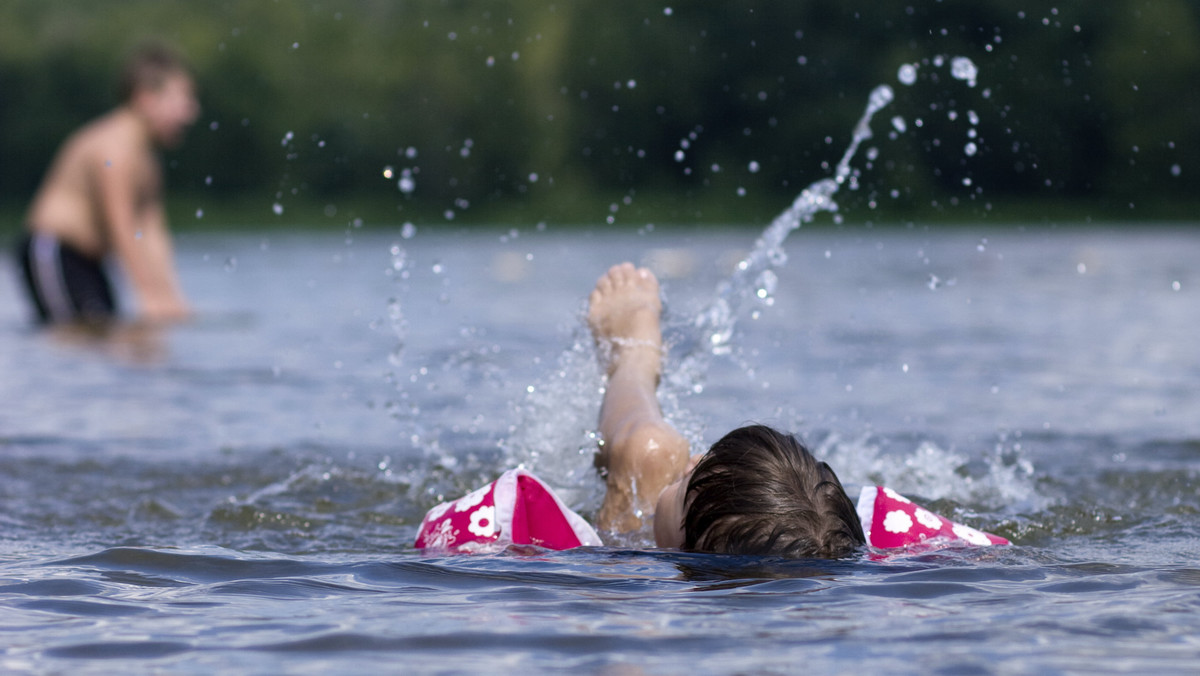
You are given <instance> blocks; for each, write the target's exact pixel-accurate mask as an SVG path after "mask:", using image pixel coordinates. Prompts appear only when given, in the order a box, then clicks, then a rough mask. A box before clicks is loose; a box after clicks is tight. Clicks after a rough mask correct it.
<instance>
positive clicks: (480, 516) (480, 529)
mask: <svg viewBox="0 0 1200 676" xmlns="http://www.w3.org/2000/svg"><path fill="white" fill-rule="evenodd" d="M467 530H469V531H471V532H472V533H474V534H475V535H478V536H479V537H481V538H490V537H492V536H493V535H495V534H496V508H495V507H492V506H490V505H484V506H483V507H480V508H479V509H477V510H475V511H474V512H471V524H470V525H469V526H467Z"/></svg>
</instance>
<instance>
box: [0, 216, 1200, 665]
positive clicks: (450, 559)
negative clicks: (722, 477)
mask: <svg viewBox="0 0 1200 676" xmlns="http://www.w3.org/2000/svg"><path fill="white" fill-rule="evenodd" d="M753 240H754V231H753V229H751V230H734V231H706V232H696V231H683V230H663V229H660V230H659V231H656V232H648V233H641V234H637V233H633V232H624V233H612V234H608V233H605V234H602V233H589V232H583V231H569V232H561V231H556V230H555V229H554V228H549V229H548V230H546V231H538V230H535V229H532V228H531V229H527V230H522V231H520V232H514V233H509V232H508V231H507V229H505V230H494V231H493V230H488V231H482V232H479V231H476V232H473V233H465V232H455V233H452V232H444V231H443V232H437V233H434V232H432V231H427V230H425V229H422V230H420V231H418V232H417V233H416V235H415V236H413V237H411V238H409V239H405V238H403V237H402V236H401V233H400V231H399V229H396V230H395V231H394V232H392V231H390V230H389V231H388V232H385V233H381V232H380V231H378V230H377V231H373V232H370V233H367V232H363V231H357V230H354V231H351V232H350V233H349V234H344V233H337V234H335V235H322V234H302V235H294V236H292V235H283V234H279V233H270V234H245V235H206V236H189V237H183V238H181V239H180V242H179V251H178V256H179V261H180V265H181V274H182V277H183V282H184V285H185V287H186V289H187V290H188V292H189V294H190V296H191V297H192V298H193V300H194V301H195V304H196V306H197V307H198V309H199V310H200V311H201V319H200V320H199V321H197V322H195V323H194V324H191V325H187V326H181V327H178V328H174V329H172V330H169V331H166V332H161V333H149V332H142V333H126V334H122V335H120V336H110V337H94V336H93V337H88V336H81V335H64V334H60V333H56V334H48V333H45V332H41V331H35V330H33V329H31V328H30V327H29V324H28V323H27V320H26V307H25V304H24V302H23V299H22V298H21V297H20V295H19V294H18V289H17V287H16V286H15V283H14V278H15V273H14V271H13V269H12V267H13V266H12V264H11V262H10V261H8V260H4V261H3V262H0V373H2V374H3V378H0V401H3V402H4V406H3V409H2V410H0V670H4V671H15V670H26V669H28V670H33V671H38V672H51V673H63V672H71V673H113V672H122V673H142V672H185V673H186V672H191V673H205V674H207V673H214V672H255V673H277V672H293V673H331V672H369V671H380V670H386V671H403V672H406V673H409V672H411V673H472V672H501V673H537V672H542V671H570V672H574V673H605V674H607V673H669V674H681V673H686V674H709V673H729V672H750V673H796V672H798V671H800V670H802V669H803V670H806V671H810V672H812V673H871V672H876V671H878V672H880V673H999V674H1008V673H1059V672H1127V673H1149V672H1156V673H1169V672H1176V673H1189V672H1194V670H1195V668H1196V660H1197V657H1198V656H1200V563H1198V562H1197V561H1198V556H1200V492H1198V489H1197V485H1198V484H1197V479H1198V471H1200V388H1198V387H1197V383H1198V382H1200V340H1197V335H1200V305H1198V303H1197V292H1198V291H1200V275H1198V274H1197V268H1196V261H1198V260H1200V231H1197V230H1196V229H1175V230H1171V229H1155V228H1148V227H1142V226H1139V225H1137V224H1128V225H1126V226H1123V227H1120V228H1113V229H1104V230H1101V229H1058V228H1054V227H1051V226H1046V225H1029V226H1026V227H1020V226H1013V225H996V226H974V227H973V228H971V229H965V230H964V229H947V228H941V227H930V228H927V229H925V228H915V229H910V230H899V231H875V230H871V229H868V228H863V227H859V226H855V227H850V226H846V227H844V228H842V229H840V230H828V229H825V230H810V229H801V230H800V231H798V232H796V233H794V234H793V235H792V237H791V239H790V240H789V242H788V244H787V250H788V253H789V260H788V261H787V262H786V264H784V265H782V266H781V267H779V268H778V269H777V270H776V273H777V275H778V281H777V284H775V285H774V288H773V290H772V289H768V288H767V287H764V295H765V296H766V298H764V299H762V300H761V301H760V300H756V299H754V298H753V297H751V300H750V301H748V305H747V306H746V307H745V314H744V316H743V317H742V319H741V321H740V322H739V323H738V324H737V327H736V331H735V333H734V334H733V335H732V338H731V340H730V341H729V343H728V348H729V349H728V354H723V355H715V356H713V355H710V354H709V353H708V352H707V351H706V350H704V349H703V348H701V347H700V346H701V345H703V344H704V342H703V337H699V338H698V337H697V336H696V335H695V330H694V329H693V328H691V327H692V325H693V323H694V319H695V318H696V317H697V316H699V315H700V313H701V312H702V311H703V309H704V308H705V307H706V306H708V305H709V304H710V303H711V302H712V300H713V298H714V290H715V289H716V288H717V286H718V284H719V283H720V281H721V280H722V279H725V278H726V277H728V275H729V272H730V270H731V268H732V266H733V265H734V263H735V262H736V261H737V260H738V259H739V257H740V256H741V255H743V254H744V253H745V251H746V250H747V249H749V248H750V247H751V246H752V245H753ZM625 259H632V260H635V261H648V262H650V263H651V264H653V265H654V266H655V267H656V269H657V270H658V271H659V272H660V274H661V277H662V279H663V282H664V295H665V297H666V301H667V303H666V304H667V311H668V336H669V337H670V339H671V341H672V343H673V346H674V348H673V352H672V356H671V362H670V363H669V365H668V368H669V369H673V370H672V371H671V374H670V375H671V376H672V377H669V378H668V379H667V380H666V381H665V384H664V390H663V392H662V395H663V400H664V406H665V408H666V410H667V411H668V413H669V414H670V415H671V417H672V418H673V419H674V420H675V421H676V422H677V424H678V425H679V426H680V427H681V428H682V429H683V430H684V431H685V433H686V434H687V436H688V437H689V438H690V439H692V440H693V442H694V443H695V444H696V446H697V448H698V449H699V448H702V446H703V445H704V444H706V443H710V442H711V441H712V440H714V439H715V438H717V437H718V436H720V435H721V434H722V433H723V432H725V431H727V430H728V429H730V428H732V427H734V426H737V425H740V424H742V423H745V422H748V421H761V422H767V423H771V424H775V425H777V426H780V427H783V428H787V429H791V430H795V431H797V432H798V433H799V434H800V435H802V437H803V438H805V439H806V441H807V442H808V443H809V444H810V445H811V446H812V447H813V448H814V449H815V451H816V453H817V454H818V455H819V456H822V457H824V458H826V459H828V460H829V461H830V463H831V464H832V465H833V466H834V467H835V468H836V469H837V470H838V472H839V474H840V475H841V476H842V478H843V480H844V481H846V482H847V483H862V482H870V481H879V482H884V483H886V484H887V485H889V486H892V487H894V488H896V489H897V490H900V491H901V492H903V493H905V494H908V495H910V497H913V498H915V499H918V500H919V501H923V502H925V503H927V504H928V506H930V507H932V508H934V509H935V510H936V511H939V512H942V513H943V514H945V515H946V516H950V517H951V518H955V519H956V520H960V521H965V522H967V523H969V524H971V525H974V526H977V527H981V528H984V529H987V530H990V531H993V532H996V533H998V534H1000V535H1004V536H1005V537H1008V538H1010V539H1011V540H1013V541H1014V543H1015V545H1014V546H1012V547H1005V548H990V549H946V550H942V551H938V552H933V553H923V554H912V555H897V556H892V557H889V558H885V559H882V560H869V559H867V558H866V557H863V558H860V559H855V560H848V561H838V562H826V561H785V560H774V559H757V558H752V557H724V556H710V555H693V554H684V553H679V552H671V551H658V550H654V549H652V548H650V547H648V546H646V545H647V543H645V542H640V541H638V540H637V538H632V539H628V540H626V541H622V542H615V543H612V544H611V545H610V546H608V547H602V548H594V549H580V550H575V551H567V552H545V551H534V550H528V549H525V550H520V551H508V552H504V553H500V554H494V555H478V556H436V555H429V554H424V553H421V552H417V551H415V550H413V549H412V547H411V544H412V541H413V538H414V536H415V532H416V526H417V524H418V523H419V521H420V518H421V516H422V515H423V513H424V511H425V510H426V509H427V508H429V507H430V506H432V505H434V504H436V503H437V502H438V501H439V500H440V499H441V498H452V497H456V496H457V495H459V494H461V493H463V492H465V491H467V490H470V489H471V488H474V487H475V486H476V485H479V484H482V483H484V482H486V481H488V480H490V479H491V478H494V476H495V475H497V474H498V473H499V472H501V471H502V470H503V469H505V468H507V467H508V466H510V465H512V464H515V463H524V464H526V465H527V466H529V467H532V468H533V469H534V471H536V472H538V473H539V474H541V475H542V476H544V477H545V478H546V479H547V480H548V481H550V482H551V483H552V484H554V485H555V486H556V487H558V488H560V489H561V490H562V492H563V494H564V495H565V496H566V497H567V499H568V500H569V501H571V503H572V504H573V505H575V506H576V507H578V508H579V509H580V510H581V511H582V512H583V513H584V514H585V515H590V514H591V513H592V512H594V510H595V509H596V507H597V506H598V502H599V490H598V489H599V485H598V481H597V479H596V477H595V474H594V471H593V470H592V469H591V466H590V454H591V449H592V448H593V444H594V439H593V436H592V435H593V433H594V426H595V416H596V411H597V408H598V404H599V390H598V388H599V387H600V384H601V383H600V379H599V376H598V374H597V372H596V368H595V366H594V365H593V361H592V354H591V351H590V345H589V343H588V340H587V337H586V335H585V333H584V332H583V331H582V323H581V318H582V311H583V307H584V306H583V301H584V299H585V298H586V295H587V292H588V291H589V290H590V288H591V286H592V284H593V283H594V281H595V279H596V277H597V276H598V275H599V274H600V273H601V272H603V270H604V269H606V267H607V266H608V265H610V264H611V263H614V262H617V261H620V260H625ZM405 273H407V274H405ZM754 290H756V289H750V291H754ZM688 355H691V357H690V358H689V357H688Z"/></svg>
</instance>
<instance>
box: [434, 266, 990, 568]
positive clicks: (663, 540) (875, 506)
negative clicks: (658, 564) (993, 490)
mask: <svg viewBox="0 0 1200 676" xmlns="http://www.w3.org/2000/svg"><path fill="white" fill-rule="evenodd" d="M661 314H662V302H661V300H660V298H659V287H658V280H657V279H655V277H654V274H653V273H651V272H650V271H649V270H647V269H645V268H636V267H634V266H633V265H632V264H631V263H622V264H620V265H615V266H613V267H612V268H610V269H609V270H608V272H607V273H605V274H604V275H602V276H601V277H600V279H599V281H597V282H596V288H595V289H594V290H593V291H592V293H591V296H590V298H589V304H588V316H587V319H588V325H589V326H590V328H591V330H592V336H593V337H594V338H595V341H596V346H597V348H598V351H599V354H600V357H601V359H603V360H604V361H605V365H606V367H607V368H606V371H607V376H608V380H607V384H606V387H605V390H604V399H603V402H602V404H601V409H600V424H599V427H600V435H601V439H602V441H601V443H600V447H599V450H598V452H597V455H596V465H597V467H599V468H600V469H601V471H602V472H603V474H604V480H605V484H606V491H605V495H604V500H603V502H602V504H601V506H600V511H599V512H598V514H597V517H596V522H597V526H598V527H599V528H600V530H601V531H608V532H616V533H628V532H634V531H639V530H641V529H643V528H645V527H646V526H650V525H652V527H653V531H654V540H655V543H656V544H657V545H658V546H659V547H663V548H677V549H683V550H686V551H694V552H711V553H722V554H750V555H772V556H787V557H795V558H829V559H833V558H842V557H846V556H849V555H851V554H853V553H854V552H856V551H858V550H860V549H861V548H863V546H864V545H867V544H870V545H872V546H874V547H880V548H893V547H907V546H910V545H913V544H925V543H927V542H928V543H936V542H947V541H954V540H961V541H965V542H967V543H969V544H975V545H989V544H1006V543H1007V541H1006V540H1004V539H1003V538H1000V537H997V536H994V535H989V534H987V533H983V532H981V531H977V530H975V529H973V528H970V527H967V526H963V525H961V524H956V523H954V522H953V521H950V520H948V519H944V518H943V517H940V516H938V515H936V514H933V513H932V512H930V511H928V510H925V509H923V508H921V507H919V506H917V505H915V504H913V503H912V502H911V501H909V500H908V499H907V498H904V497H903V496H900V495H899V494H897V493H895V492H894V491H891V490H890V489H886V488H882V487H874V486H872V487H864V488H863V492H862V494H861V495H860V497H859V500H858V503H857V505H856V504H855V503H854V502H851V500H850V498H849V496H847V495H846V491H845V489H843V488H842V484H841V482H840V481H838V478H837V475H836V474H834V472H833V470H832V469H831V468H830V467H829V465H827V464H825V463H824V462H820V461H818V460H817V459H815V458H814V457H813V456H812V454H810V453H809V452H808V449H806V448H805V447H804V445H803V444H801V443H800V442H799V441H797V440H796V438H795V437H793V436H791V435H789V434H784V433H781V432H778V431H776V430H774V429H771V428H769V427H765V426H762V425H751V426H748V427H742V428H739V429H736V430H734V431H732V432H730V433H728V434H726V435H725V436H724V437H722V438H721V439H720V440H719V441H717V442H716V443H715V444H713V445H712V448H710V449H709V450H708V452H707V453H704V454H703V455H698V456H691V457H689V449H688V442H687V440H686V439H684V437H683V435H681V434H680V433H679V432H678V431H677V430H676V429H675V428H674V427H673V426H672V425H671V424H670V423H669V422H667V421H666V419H665V418H664V417H663V415H662V410H661V408H660V407H659V405H658V397H657V389H658V382H659V379H660V376H661V373H662V331H661V328H660V324H659V321H660V316H661ZM505 541H507V542H509V543H515V544H535V545H540V546H545V547H548V548H551V549H567V548H570V547H577V546H580V545H597V544H600V539H599V537H598V536H597V535H596V533H595V531H593V530H592V528H591V526H589V525H588V524H587V523H586V522H584V521H583V519H582V518H580V517H579V515H577V514H575V513H574V512H572V511H571V510H570V509H567V508H566V506H565V505H563V504H562V503H561V502H560V501H559V500H558V498H557V497H556V496H555V495H554V493H553V491H551V490H550V489H549V488H548V487H546V486H545V485H544V484H542V483H541V482H540V481H538V480H537V478H536V477H533V476H532V475H531V474H529V473H528V472H526V471H524V470H512V471H509V472H506V473H504V475H502V476H501V477H500V478H499V479H497V480H496V481H494V482H492V483H491V484H489V485H487V486H484V487H483V488H481V489H479V490H477V491H475V492H473V493H471V494H469V495H467V496H465V497H463V498H460V499H459V500H456V501H454V502H450V503H443V504H441V505H438V506H437V507H434V508H433V509H432V510H430V511H429V513H428V514H427V515H426V517H425V519H424V521H423V522H422V524H421V529H420V532H419V534H418V536H417V542H416V546H417V547H418V548H433V549H452V550H458V551H479V550H482V549H485V548H487V547H488V546H490V545H494V544H497V543H501V542H505Z"/></svg>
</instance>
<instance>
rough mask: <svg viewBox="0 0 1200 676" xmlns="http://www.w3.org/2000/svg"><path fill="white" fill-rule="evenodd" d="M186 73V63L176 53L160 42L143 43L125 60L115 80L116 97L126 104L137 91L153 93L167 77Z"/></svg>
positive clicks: (187, 72)
mask: <svg viewBox="0 0 1200 676" xmlns="http://www.w3.org/2000/svg"><path fill="white" fill-rule="evenodd" d="M179 73H183V74H185V75H187V74H189V70H188V65H187V62H186V61H184V59H183V57H182V56H181V55H180V54H179V52H177V51H175V50H174V49H172V48H171V47H169V46H167V45H166V44H163V43H161V42H153V41H151V42H143V43H141V44H139V45H137V46H136V47H134V48H133V50H132V51H130V52H129V54H128V56H126V58H125V64H124V66H122V68H121V74H120V77H118V78H117V97H118V98H119V99H120V101H121V102H122V103H128V102H129V101H130V100H132V99H133V95H134V94H135V93H137V92H139V91H143V90H148V91H156V90H158V88H159V87H162V85H163V82H165V81H166V80H167V78H168V77H170V76H172V75H175V74H179Z"/></svg>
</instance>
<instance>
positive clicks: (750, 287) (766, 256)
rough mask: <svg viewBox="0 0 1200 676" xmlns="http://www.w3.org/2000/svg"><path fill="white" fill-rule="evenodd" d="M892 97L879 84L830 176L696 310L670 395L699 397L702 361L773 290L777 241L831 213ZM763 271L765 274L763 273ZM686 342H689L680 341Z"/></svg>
mask: <svg viewBox="0 0 1200 676" xmlns="http://www.w3.org/2000/svg"><path fill="white" fill-rule="evenodd" d="M894 98H895V93H894V92H893V91H892V88H891V87H889V86H888V85H879V86H878V87H876V88H875V89H874V90H873V91H872V92H871V95H870V97H869V98H868V100H867V107H866V110H865V111H864V112H863V115H862V117H861V118H859V120H858V124H856V125H855V126H854V135H853V137H852V138H851V140H850V144H849V145H848V146H847V147H846V151H845V152H844V153H843V154H842V159H841V161H839V162H838V164H837V167H836V168H835V169H834V173H833V176H831V177H829V178H824V179H821V180H819V181H816V182H814V183H812V184H811V185H809V186H808V187H807V188H805V189H804V190H803V191H802V192H801V193H800V195H799V196H798V197H797V198H796V200H795V201H794V202H792V205H791V206H790V207H788V208H787V209H785V210H784V211H783V213H781V214H779V215H778V216H776V217H775V220H774V221H772V222H771V225H770V226H768V227H767V229H766V230H765V231H764V232H763V233H762V235H761V236H759V238H758V241H757V242H755V245H754V249H753V250H752V251H751V252H750V254H749V255H747V256H746V257H745V258H743V259H742V260H741V261H739V262H738V264H737V266H736V268H735V269H734V272H733V275H732V276H731V277H730V278H729V279H727V280H725V281H723V282H721V284H720V285H719V286H718V287H717V292H716V297H715V299H714V300H713V302H712V304H711V305H709V306H708V307H707V308H706V309H704V310H703V311H701V312H700V313H699V314H698V315H697V316H696V318H695V319H694V320H693V322H692V325H691V333H692V334H693V336H694V338H693V340H694V345H692V346H691V347H690V348H689V349H688V350H687V353H686V354H685V356H684V357H683V358H682V359H681V360H680V362H679V364H677V365H668V367H667V368H666V369H664V370H665V371H667V372H668V374H669V375H668V376H667V378H666V380H665V382H666V383H667V384H668V386H669V388H670V389H671V390H672V391H673V392H674V393H677V394H678V393H690V394H699V393H700V392H702V391H703V381H704V378H705V377H706V375H707V373H708V363H709V361H710V360H711V359H712V357H713V356H722V355H729V354H730V353H731V352H732V349H733V346H732V341H733V337H734V329H735V328H736V326H737V321H738V318H739V317H741V316H742V315H743V314H744V312H745V307H746V305H747V303H748V301H751V300H759V301H761V300H766V299H768V298H770V297H771V294H772V293H773V291H774V278H775V273H774V271H773V270H774V268H777V267H779V266H782V265H783V264H784V263H786V262H787V253H786V252H785V251H784V250H783V242H784V240H785V239H787V236H788V235H789V234H791V233H792V231H793V230H796V229H797V228H799V227H800V226H801V225H802V224H804V223H808V222H811V221H812V219H813V217H815V216H816V215H817V214H818V213H821V212H823V211H828V212H831V213H832V212H836V211H837V210H838V205H837V202H835V201H834V199H833V198H834V195H836V194H837V192H838V190H839V189H840V188H841V187H842V185H844V184H845V183H846V182H847V181H848V180H851V179H852V178H853V177H854V173H853V170H852V169H851V166H850V162H851V160H853V159H854V155H855V153H857V152H858V147H859V146H860V145H861V144H862V143H863V141H866V140H868V139H870V138H872V136H873V134H872V132H871V119H872V118H873V117H874V116H875V114H876V113H878V112H879V111H880V110H882V109H883V108H884V107H886V106H887V105H888V104H889V103H891V102H892V100H893V99H894ZM768 273H769V275H768ZM765 280H770V286H771V288H770V289H767V290H765V291H764V283H765ZM685 342H691V341H685Z"/></svg>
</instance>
